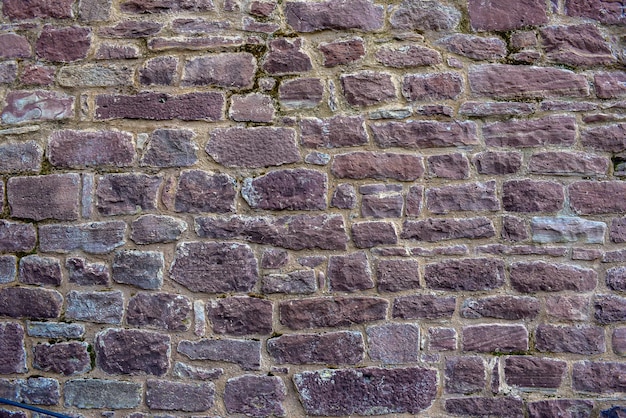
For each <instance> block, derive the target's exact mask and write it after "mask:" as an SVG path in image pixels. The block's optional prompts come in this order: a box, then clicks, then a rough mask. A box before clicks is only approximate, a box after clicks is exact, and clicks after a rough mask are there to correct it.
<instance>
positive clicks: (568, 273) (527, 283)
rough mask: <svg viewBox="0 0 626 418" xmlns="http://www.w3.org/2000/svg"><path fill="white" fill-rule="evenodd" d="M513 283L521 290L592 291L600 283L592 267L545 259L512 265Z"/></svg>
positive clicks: (529, 291) (531, 291)
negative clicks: (545, 260) (552, 261)
mask: <svg viewBox="0 0 626 418" xmlns="http://www.w3.org/2000/svg"><path fill="white" fill-rule="evenodd" d="M509 271H510V280H511V285H512V286H513V288H515V289H516V290H517V291H519V292H523V293H534V292H559V291H563V290H574V291H582V292H585V291H590V290H593V289H595V287H596V285H597V283H598V273H596V272H595V271H594V270H592V269H587V268H582V267H579V266H574V265H567V264H551V263H546V262H543V261H535V262H518V263H513V264H511V267H510V270H509Z"/></svg>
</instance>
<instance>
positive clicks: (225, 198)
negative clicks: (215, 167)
mask: <svg viewBox="0 0 626 418" xmlns="http://www.w3.org/2000/svg"><path fill="white" fill-rule="evenodd" d="M235 196H236V191H235V180H234V179H233V178H232V177H230V176H229V175H227V174H217V173H210V172H207V171H202V170H186V171H183V172H182V173H181V174H180V177H179V179H178V184H177V187H176V196H175V197H174V210H175V211H176V212H187V213H206V212H212V213H228V212H233V211H234V206H235V202H234V200H235Z"/></svg>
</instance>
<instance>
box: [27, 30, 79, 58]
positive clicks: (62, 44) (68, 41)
mask: <svg viewBox="0 0 626 418" xmlns="http://www.w3.org/2000/svg"><path fill="white" fill-rule="evenodd" d="M90 46H91V29H90V28H84V27H79V26H69V27H55V26H52V25H45V26H44V27H43V30H42V31H41V35H39V38H38V39H37V43H36V44H35V51H36V52H37V56H38V57H40V58H43V59H45V60H48V61H55V62H72V61H77V60H80V59H83V58H85V57H86V56H87V53H88V52H89V47H90Z"/></svg>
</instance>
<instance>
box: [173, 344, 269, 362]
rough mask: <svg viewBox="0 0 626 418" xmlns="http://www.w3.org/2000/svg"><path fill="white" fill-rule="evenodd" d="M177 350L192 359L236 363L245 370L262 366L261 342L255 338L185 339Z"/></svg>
mask: <svg viewBox="0 0 626 418" xmlns="http://www.w3.org/2000/svg"><path fill="white" fill-rule="evenodd" d="M177 351H178V352H179V353H180V354H182V355H184V356H187V357H188V358H190V359H191V360H211V361H224V362H227V363H236V364H238V365H239V366H241V368H242V369H244V370H259V369H260V367H261V343H260V342H259V341H253V340H233V339H227V338H222V339H219V340H209V339H203V340H199V341H188V340H183V341H181V342H180V343H178V349H177Z"/></svg>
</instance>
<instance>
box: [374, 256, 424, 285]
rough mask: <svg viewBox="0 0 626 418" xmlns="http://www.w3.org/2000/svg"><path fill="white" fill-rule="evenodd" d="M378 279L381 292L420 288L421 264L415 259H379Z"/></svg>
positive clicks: (377, 267)
mask: <svg viewBox="0 0 626 418" xmlns="http://www.w3.org/2000/svg"><path fill="white" fill-rule="evenodd" d="M376 279H377V280H376V281H377V283H378V290H379V291H380V292H400V291H402V290H410V289H419V288H420V287H421V286H420V281H419V264H418V262H417V261H415V260H393V259H391V260H385V259H381V260H379V261H378V263H377V266H376Z"/></svg>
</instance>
